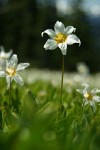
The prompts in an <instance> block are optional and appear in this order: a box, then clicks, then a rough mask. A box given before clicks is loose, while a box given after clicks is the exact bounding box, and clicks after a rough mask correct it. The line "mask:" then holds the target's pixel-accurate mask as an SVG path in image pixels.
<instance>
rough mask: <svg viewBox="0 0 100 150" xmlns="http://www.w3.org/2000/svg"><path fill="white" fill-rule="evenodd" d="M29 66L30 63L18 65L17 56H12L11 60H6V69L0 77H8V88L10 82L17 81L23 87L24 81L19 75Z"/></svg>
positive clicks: (1, 72) (0, 72) (0, 73)
mask: <svg viewBox="0 0 100 150" xmlns="http://www.w3.org/2000/svg"><path fill="white" fill-rule="evenodd" d="M28 66H29V63H20V64H18V58H17V55H15V54H14V55H12V57H11V59H10V60H6V64H5V67H4V68H3V70H2V71H0V77H6V81H7V88H8V89H9V87H10V82H12V80H15V82H16V83H18V84H20V85H21V86H22V85H23V79H22V77H21V76H20V75H19V74H18V72H20V71H22V70H24V69H25V68H26V67H28Z"/></svg>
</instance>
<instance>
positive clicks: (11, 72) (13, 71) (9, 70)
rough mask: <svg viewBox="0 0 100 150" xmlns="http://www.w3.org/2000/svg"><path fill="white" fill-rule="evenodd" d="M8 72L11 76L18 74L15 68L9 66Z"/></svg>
mask: <svg viewBox="0 0 100 150" xmlns="http://www.w3.org/2000/svg"><path fill="white" fill-rule="evenodd" d="M6 72H7V74H8V75H10V77H12V76H14V75H15V74H16V70H15V69H13V68H7V70H6Z"/></svg>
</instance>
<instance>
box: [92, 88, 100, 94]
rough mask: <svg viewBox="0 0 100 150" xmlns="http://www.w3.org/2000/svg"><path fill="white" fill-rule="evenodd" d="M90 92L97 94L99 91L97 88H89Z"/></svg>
mask: <svg viewBox="0 0 100 150" xmlns="http://www.w3.org/2000/svg"><path fill="white" fill-rule="evenodd" d="M91 93H93V94H97V93H100V90H99V89H93V90H91Z"/></svg>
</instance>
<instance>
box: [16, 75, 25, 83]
mask: <svg viewBox="0 0 100 150" xmlns="http://www.w3.org/2000/svg"><path fill="white" fill-rule="evenodd" d="M14 80H15V82H16V83H18V84H20V85H21V86H23V84H24V82H23V79H22V77H21V76H20V75H18V74H16V75H15V76H14Z"/></svg>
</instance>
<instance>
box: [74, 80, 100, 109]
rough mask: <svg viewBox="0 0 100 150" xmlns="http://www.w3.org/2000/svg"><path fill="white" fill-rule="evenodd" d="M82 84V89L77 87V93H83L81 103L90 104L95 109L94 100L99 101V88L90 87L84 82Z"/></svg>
mask: <svg viewBox="0 0 100 150" xmlns="http://www.w3.org/2000/svg"><path fill="white" fill-rule="evenodd" d="M82 86H84V89H77V91H78V92H79V93H81V94H82V95H83V97H84V98H83V104H84V105H87V104H90V106H91V107H92V108H93V110H95V102H100V96H98V95H97V94H98V93H100V90H99V89H92V90H91V89H90V86H89V85H88V84H86V83H84V84H82Z"/></svg>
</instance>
